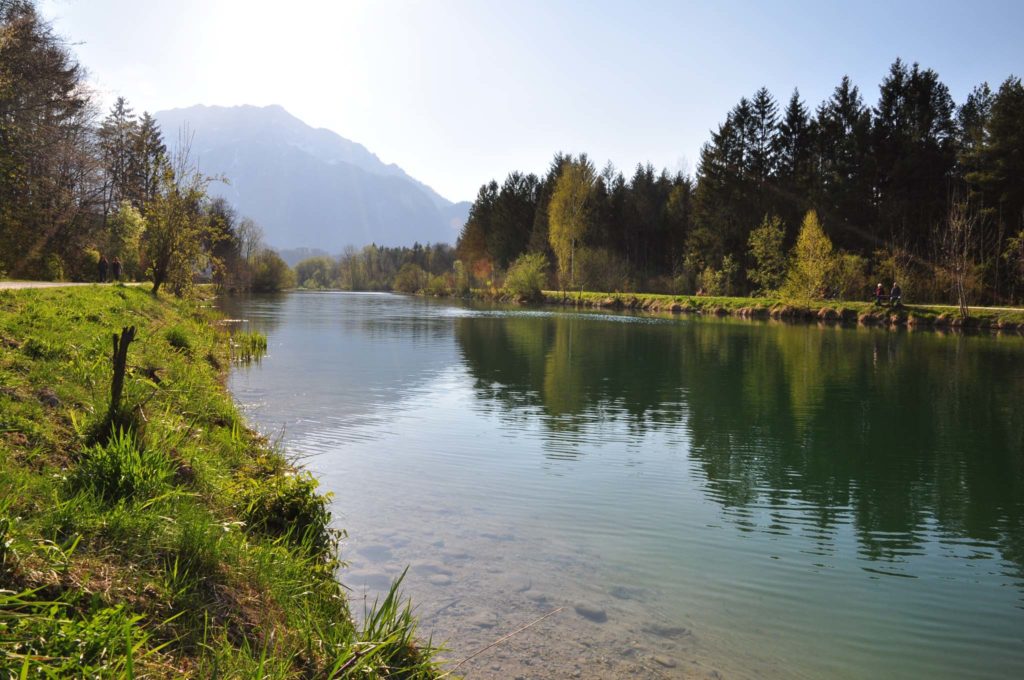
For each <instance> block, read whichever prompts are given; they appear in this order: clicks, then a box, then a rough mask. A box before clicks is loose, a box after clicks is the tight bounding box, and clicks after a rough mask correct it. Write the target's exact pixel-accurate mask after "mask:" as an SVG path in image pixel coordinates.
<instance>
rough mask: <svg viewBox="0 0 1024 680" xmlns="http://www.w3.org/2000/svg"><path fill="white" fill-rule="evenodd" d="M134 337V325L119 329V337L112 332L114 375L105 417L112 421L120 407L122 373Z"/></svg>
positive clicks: (125, 366)
mask: <svg viewBox="0 0 1024 680" xmlns="http://www.w3.org/2000/svg"><path fill="white" fill-rule="evenodd" d="M134 339H135V326H125V327H124V328H122V329H121V337H120V338H119V337H118V335H117V333H114V377H113V379H112V380H111V381H110V411H108V412H107V419H108V420H109V421H110V422H111V423H113V422H114V418H115V417H116V416H117V412H118V410H119V409H120V408H121V393H122V392H123V391H124V374H125V371H126V369H127V367H128V344H129V343H130V342H131V341H132V340H134Z"/></svg>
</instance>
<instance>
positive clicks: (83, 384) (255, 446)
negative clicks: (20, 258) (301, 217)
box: [0, 286, 436, 678]
mask: <svg viewBox="0 0 1024 680" xmlns="http://www.w3.org/2000/svg"><path fill="white" fill-rule="evenodd" d="M126 326H136V327H137V329H138V333H137V336H136V338H135V340H134V342H132V343H131V344H130V346H129V350H128V362H127V363H128V373H127V377H126V380H125V385H124V399H123V404H122V407H121V408H120V409H118V410H117V412H116V413H115V414H114V416H113V422H115V423H117V424H118V425H119V426H120V427H116V426H115V427H110V426H109V422H110V419H109V418H108V417H107V414H108V406H109V401H110V383H111V375H112V363H111V355H112V343H111V336H112V334H113V333H115V332H119V331H120V330H121V328H122V327H126ZM244 340H245V342H244V343H240V344H244V347H239V348H238V349H237V350H236V352H237V353H239V354H240V355H241V356H240V357H239V358H240V359H242V360H244V359H245V358H252V357H253V356H254V355H255V354H258V353H259V352H260V351H261V350H262V349H264V348H265V345H264V344H262V343H261V339H260V338H259V337H258V336H248V337H246V338H244ZM231 351H232V350H231V348H230V343H229V339H228V337H227V335H226V334H225V333H223V332H221V331H220V330H218V329H217V325H216V318H215V315H214V314H213V313H212V312H211V311H210V310H209V309H208V308H207V307H204V306H202V305H200V304H198V303H195V302H182V301H174V300H164V299H161V300H157V299H154V298H153V297H152V296H151V295H150V294H149V292H148V289H143V288H129V287H123V286H88V287H78V288H60V289H48V290H22V291H0V677H26V678H35V677H66V676H71V675H73V676H78V677H85V676H102V677H147V678H150V677H168V678H170V677H181V676H189V677H197V678H207V677H218V676H219V677H232V678H234V677H251V678H257V677H258V678H289V677H349V676H356V677H403V678H409V677H432V676H434V675H435V674H436V673H435V671H434V669H433V667H432V662H431V660H430V653H429V650H428V651H423V650H421V649H418V648H417V647H416V646H415V645H414V644H413V638H412V636H413V634H414V631H415V621H414V619H413V618H412V616H411V615H410V613H409V611H408V609H407V608H405V607H403V606H401V605H400V604H399V603H398V601H397V598H396V597H395V596H394V593H392V596H391V597H390V598H389V599H388V600H387V601H385V602H384V603H382V605H381V606H380V607H379V608H378V609H377V611H376V612H375V613H371V614H370V615H369V616H367V618H366V621H365V623H364V628H363V629H362V630H360V629H358V628H357V627H356V626H355V625H354V624H353V621H352V618H351V616H350V614H349V610H348V605H347V602H346V598H345V591H344V589H343V587H342V586H341V585H340V583H339V582H338V581H337V579H336V570H337V567H338V561H337V539H338V538H339V536H338V534H337V532H335V531H333V530H332V529H331V528H330V526H329V520H330V514H329V512H328V506H327V498H325V497H324V496H323V495H321V494H319V493H318V492H317V489H316V482H315V481H314V480H313V479H312V478H311V477H310V476H309V475H308V474H307V473H303V472H302V471H300V470H296V469H295V468H294V467H293V466H292V465H291V464H289V462H288V461H287V460H286V459H285V457H284V456H283V455H282V454H281V452H279V451H278V450H276V449H275V448H274V447H272V446H271V445H269V444H268V442H266V441H265V440H264V439H262V438H261V437H259V436H258V435H256V434H255V433H253V432H252V431H250V430H249V429H248V428H246V426H245V424H244V423H243V421H242V419H241V417H240V416H239V413H238V411H237V410H236V408H235V406H234V405H233V403H232V401H231V398H230V396H229V395H228V393H227V391H226V390H225V388H224V377H225V372H226V370H227V368H228V365H229V362H230V361H231V357H230V353H231ZM122 428H124V429H122Z"/></svg>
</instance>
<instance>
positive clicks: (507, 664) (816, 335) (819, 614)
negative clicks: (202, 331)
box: [224, 292, 1024, 678]
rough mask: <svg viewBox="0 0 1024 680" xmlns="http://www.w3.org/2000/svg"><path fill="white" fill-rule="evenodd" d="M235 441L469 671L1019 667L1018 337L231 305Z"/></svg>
mask: <svg viewBox="0 0 1024 680" xmlns="http://www.w3.org/2000/svg"><path fill="white" fill-rule="evenodd" d="M224 307H225V310H226V311H227V313H228V314H229V315H230V316H233V317H237V318H241V319H245V320H246V324H245V326H244V327H248V328H252V329H256V330H260V331H263V332H264V333H266V334H267V336H268V339H269V352H268V355H267V356H266V357H265V358H264V359H263V360H262V362H260V363H259V364H254V365H252V366H250V367H238V368H235V369H233V370H232V373H231V377H230V389H231V391H232V393H233V394H234V396H235V398H236V400H237V401H238V402H239V403H240V404H241V406H242V408H243V411H244V412H245V414H246V416H247V418H248V419H249V420H250V422H251V423H252V424H254V425H255V426H256V427H258V428H259V429H260V430H261V431H263V432H265V433H267V434H268V435H270V436H271V437H274V438H278V439H280V441H281V443H282V445H283V446H284V447H285V449H286V450H287V451H288V452H289V453H290V454H291V455H293V456H297V457H299V458H301V460H303V462H304V464H305V465H306V466H307V467H309V468H310V469H311V470H312V471H313V472H314V473H315V474H316V475H317V476H318V478H319V479H320V480H321V484H322V488H323V489H324V490H327V491H331V492H333V493H334V500H333V504H332V511H333V513H334V516H335V522H336V524H337V526H338V527H339V528H344V529H345V530H347V532H348V537H347V538H346V539H345V540H344V542H343V545H342V555H341V557H342V559H343V560H344V561H345V562H347V566H346V567H345V568H344V569H343V570H342V571H341V572H340V577H341V579H342V582H343V583H345V584H346V585H347V586H348V587H349V588H351V589H352V593H351V597H352V603H353V609H354V610H355V611H356V612H357V614H358V612H360V611H362V608H363V607H364V604H366V603H372V601H373V599H374V598H375V597H377V596H379V594H380V593H381V592H382V591H385V590H386V588H387V586H388V584H389V583H390V581H391V579H393V578H394V577H396V576H397V575H398V574H400V573H401V572H402V570H403V569H404V568H405V567H407V566H408V567H410V570H409V573H408V575H407V577H406V580H405V583H404V592H405V593H406V594H407V595H409V596H410V597H411V598H412V601H413V604H414V607H415V609H416V611H417V612H418V613H419V615H420V619H421V635H422V636H423V637H424V638H425V637H427V636H432V637H433V640H434V641H435V642H441V641H445V642H446V646H447V651H446V652H445V654H444V656H445V657H446V658H448V659H453V660H458V659H462V658H464V657H466V656H468V655H470V654H472V653H473V652H474V651H476V650H478V649H480V648H482V647H484V646H486V645H488V644H489V643H491V642H493V641H495V640H497V639H498V638H500V637H502V636H504V635H506V634H508V633H510V632H512V631H514V630H516V629H518V628H520V627H523V626H526V625H527V624H530V623H531V622H534V621H536V620H537V619H538V618H540V617H542V616H543V615H545V614H547V613H550V612H556V613H554V614H552V615H551V616H549V617H547V618H545V619H543V620H541V621H540V622H539V623H535V624H534V625H532V626H530V627H528V628H527V629H526V630H524V631H522V632H520V633H518V634H516V635H514V636H513V637H511V638H510V639H508V640H507V641H505V642H502V643H501V644H499V645H497V646H495V647H494V648H492V649H490V650H488V651H487V652H485V653H483V654H480V655H479V656H478V657H476V658H474V659H472V660H471V661H469V662H468V663H466V664H465V665H463V666H462V667H460V668H459V670H458V672H459V673H463V674H466V675H467V676H468V677H470V678H516V677H523V678H563V677H583V678H600V677H610V678H614V677H651V678H662V677H663V678H680V677H766V678H793V677H800V678H822V677H829V678H875V677H887V678H919V677H931V678H961V677H972V678H1006V677H1024V340H1022V339H1021V338H1020V337H1019V336H1013V337H999V336H995V335H979V336H963V335H942V334H939V333H936V332H931V331H929V332H909V331H889V330H882V329H870V328H844V327H838V326H818V325H787V324H782V323H774V322H750V321H740V320H732V319H703V318H694V317H682V318H678V317H677V318H667V317H650V316H631V315H625V314H607V313H598V312H594V313H576V312H572V311H560V310H559V311H547V310H536V309H525V308H524V309H508V308H500V307H488V306H480V305H470V304H461V303H456V302H449V301H433V300H427V299H423V298H416V297H405V296H396V295H387V294H356V293H326V292H325V293H304V292H297V293H290V294H285V295H282V296H277V297H253V298H248V299H240V300H227V301H225V302H224Z"/></svg>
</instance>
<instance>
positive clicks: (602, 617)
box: [576, 602, 608, 623]
mask: <svg viewBox="0 0 1024 680" xmlns="http://www.w3.org/2000/svg"><path fill="white" fill-rule="evenodd" d="M576 613H577V614H579V615H580V616H582V617H583V618H585V619H587V620H588V621H593V622H594V623H604V622H605V621H607V620H608V614H607V613H606V612H605V610H604V609H601V608H600V607H598V606H597V605H594V604H591V603H589V602H580V603H579V604H577V605H576Z"/></svg>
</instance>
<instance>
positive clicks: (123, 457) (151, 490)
mask: <svg viewBox="0 0 1024 680" xmlns="http://www.w3.org/2000/svg"><path fill="white" fill-rule="evenodd" d="M170 477H171V467H170V464H169V462H168V460H167V458H166V456H164V455H163V454H161V453H159V452H157V451H152V450H146V449H142V450H140V448H139V445H138V442H137V441H136V439H135V437H133V436H132V434H131V432H126V431H124V430H122V429H118V430H117V431H116V432H115V433H114V435H113V436H112V437H111V438H110V439H109V440H108V441H107V442H106V443H105V444H96V445H94V446H92V447H89V448H87V449H86V450H85V451H84V452H83V453H82V459H81V461H80V462H79V463H78V465H76V466H75V467H74V469H73V470H72V472H71V476H70V478H69V481H70V483H71V487H72V490H73V492H82V491H88V492H90V493H92V494H94V495H95V496H96V497H97V498H99V499H101V500H102V501H103V502H105V503H117V502H118V501H126V502H132V501H144V500H148V499H150V498H152V497H154V496H155V495H157V493H158V492H159V491H161V490H163V489H165V488H166V486H167V480H168V479H169V478H170Z"/></svg>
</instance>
